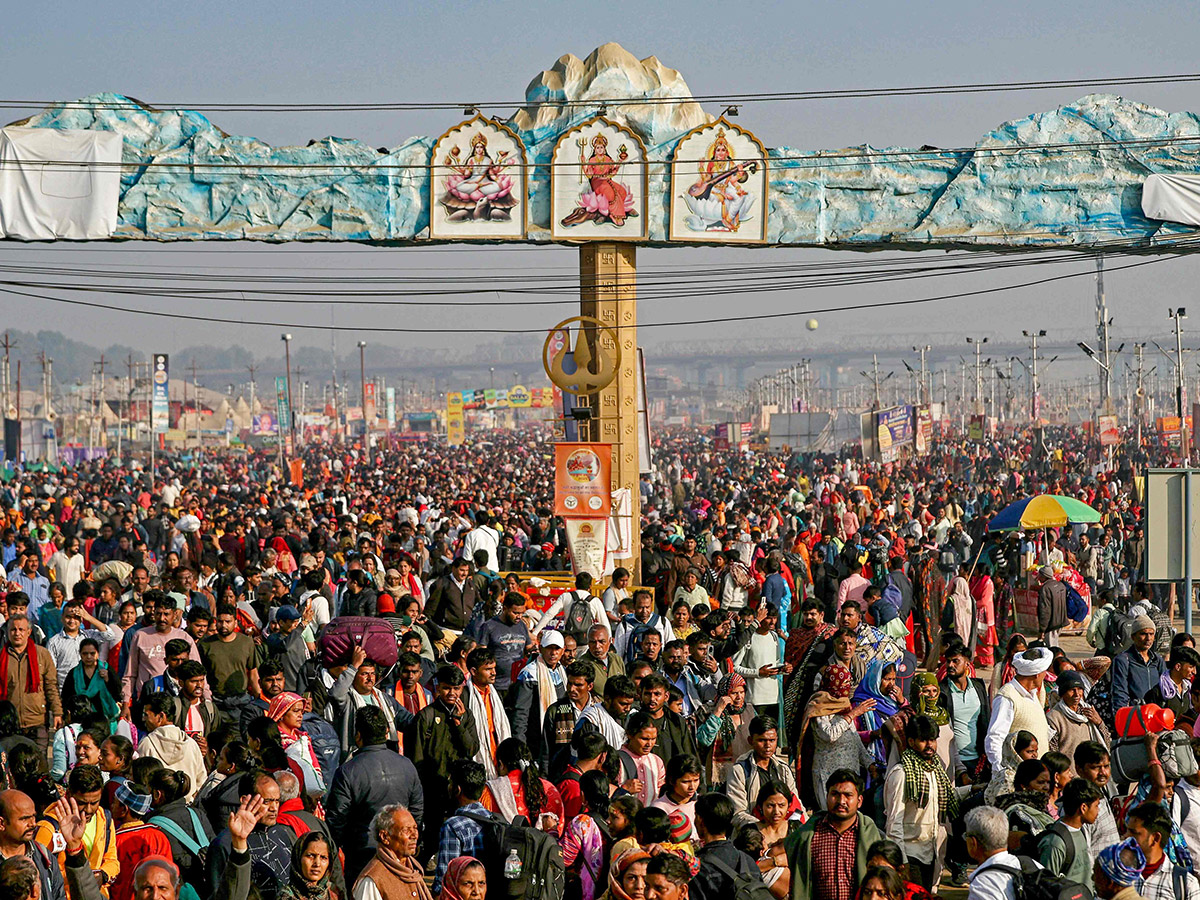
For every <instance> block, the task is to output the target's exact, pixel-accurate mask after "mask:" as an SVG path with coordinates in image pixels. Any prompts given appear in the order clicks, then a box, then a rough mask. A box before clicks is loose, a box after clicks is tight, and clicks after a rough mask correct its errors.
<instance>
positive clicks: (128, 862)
mask: <svg viewBox="0 0 1200 900" xmlns="http://www.w3.org/2000/svg"><path fill="white" fill-rule="evenodd" d="M151 856H161V857H162V858H163V859H165V860H167V861H168V862H174V861H175V860H174V859H173V858H172V856H171V842H170V841H168V840H167V836H166V835H165V834H163V833H162V832H161V831H159V830H158V829H157V828H155V827H154V826H153V825H146V824H144V823H142V822H135V823H132V824H130V825H126V826H125V827H124V828H121V829H119V830H118V831H117V859H118V860H120V862H121V872H120V874H119V875H117V877H116V879H115V880H114V881H113V883H112V884H111V885H109V888H108V896H109V900H133V870H134V869H136V868H137V867H138V864H139V863H141V862H142V860H144V859H148V858H149V857H151Z"/></svg>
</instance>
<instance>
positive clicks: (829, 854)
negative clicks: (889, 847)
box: [775, 769, 882, 900]
mask: <svg viewBox="0 0 1200 900" xmlns="http://www.w3.org/2000/svg"><path fill="white" fill-rule="evenodd" d="M864 788H865V785H864V783H863V780H862V778H861V777H860V776H859V774H858V773H857V772H855V771H853V770H851V769H838V770H836V771H834V772H833V773H832V774H831V775H830V776H829V778H828V780H827V781H826V782H825V789H826V794H825V811H824V812H818V813H816V814H815V815H813V817H812V818H810V819H809V820H808V822H806V823H805V824H804V826H803V827H802V828H800V830H799V831H798V832H797V834H796V839H795V840H789V841H787V842H786V844H785V851H786V855H785V856H781V855H780V854H779V853H778V852H777V853H776V855H775V858H776V860H777V862H779V863H781V864H785V865H787V867H788V869H789V870H790V872H791V897H792V900H853V898H854V897H856V896H857V894H858V887H859V885H860V884H861V883H862V879H863V876H864V875H865V874H866V871H867V850H868V849H869V848H870V847H871V845H872V844H874V843H875V842H876V841H878V840H879V839H880V837H881V836H882V835H880V833H879V829H878V828H876V827H875V823H874V822H873V821H871V819H870V818H869V817H867V816H865V815H863V814H862V812H861V811H860V809H861V807H862V801H863V790H864Z"/></svg>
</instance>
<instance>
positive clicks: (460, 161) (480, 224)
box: [429, 116, 529, 241]
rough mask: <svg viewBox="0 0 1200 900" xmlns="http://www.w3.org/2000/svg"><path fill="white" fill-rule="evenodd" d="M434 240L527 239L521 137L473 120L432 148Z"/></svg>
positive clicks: (481, 119)
mask: <svg viewBox="0 0 1200 900" xmlns="http://www.w3.org/2000/svg"><path fill="white" fill-rule="evenodd" d="M430 161H431V168H432V171H431V173H430V179H429V191H430V202H429V237H430V239H431V240H435V241H438V240H450V241H470V240H477V241H494V240H497V239H502V238H507V239H509V240H514V239H520V238H523V237H524V236H525V214H526V210H527V208H528V205H529V204H528V203H526V201H525V198H526V197H527V196H528V194H527V191H526V189H525V187H526V181H527V171H528V167H527V163H526V158H525V145H524V144H522V143H521V139H520V138H519V137H517V133H516V132H515V131H513V130H512V129H511V128H509V127H508V126H507V125H504V124H503V123H501V122H498V121H496V120H494V119H487V118H484V117H483V116H475V118H473V119H469V120H467V121H466V122H462V123H460V124H458V125H455V126H454V127H453V128H451V129H450V130H449V131H447V132H446V133H445V134H443V135H442V136H441V137H440V138H438V141H437V143H436V144H434V145H433V153H432V155H431V157H430Z"/></svg>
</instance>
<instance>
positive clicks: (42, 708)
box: [0, 614, 63, 753]
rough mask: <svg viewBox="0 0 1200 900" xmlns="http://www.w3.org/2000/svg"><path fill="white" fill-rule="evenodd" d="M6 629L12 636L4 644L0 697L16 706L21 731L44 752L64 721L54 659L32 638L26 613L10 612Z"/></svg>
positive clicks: (1, 658) (1, 660) (1, 656)
mask: <svg viewBox="0 0 1200 900" xmlns="http://www.w3.org/2000/svg"><path fill="white" fill-rule="evenodd" d="M5 632H6V634H7V636H8V640H7V641H6V642H5V644H4V647H3V648H0V700H8V701H9V702H10V703H12V704H13V706H15V707H16V709H17V723H18V725H19V726H20V728H21V733H22V734H23V735H24V736H25V737H27V738H29V739H30V740H32V741H33V742H34V743H35V744H37V746H38V748H39V749H40V750H41V751H42V752H43V753H44V752H45V751H46V748H47V747H48V746H50V734H51V732H53V731H58V729H59V728H61V727H62V724H63V719H62V716H63V708H62V697H61V696H60V694H59V692H58V672H57V671H56V670H55V668H54V659H53V658H52V657H51V656H50V651H49V650H47V649H46V648H45V647H39V646H38V645H37V644H34V643H33V642H32V641H31V640H30V635H31V633H32V631H31V628H30V625H29V619H28V618H27V617H26V616H24V615H19V614H18V615H10V616H9V617H8V621H7V622H5ZM47 726H49V730H48V729H47Z"/></svg>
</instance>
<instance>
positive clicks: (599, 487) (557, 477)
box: [554, 443, 612, 518]
mask: <svg viewBox="0 0 1200 900" xmlns="http://www.w3.org/2000/svg"><path fill="white" fill-rule="evenodd" d="M610 512H612V445H610V444H568V443H564V444H555V445H554V514H555V515H559V516H569V517H604V518H607V517H608V515H609V513H610Z"/></svg>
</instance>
